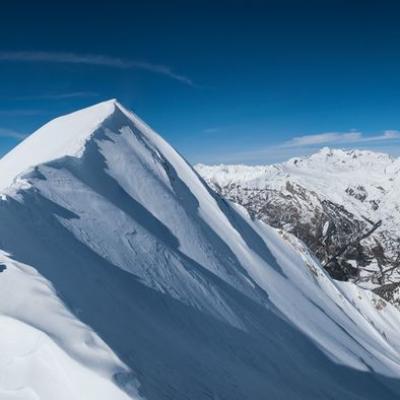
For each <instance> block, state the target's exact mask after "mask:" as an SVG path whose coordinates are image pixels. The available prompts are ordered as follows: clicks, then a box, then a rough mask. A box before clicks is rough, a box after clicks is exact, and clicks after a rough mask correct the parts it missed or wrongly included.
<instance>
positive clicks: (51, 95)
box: [14, 92, 98, 100]
mask: <svg viewBox="0 0 400 400" xmlns="http://www.w3.org/2000/svg"><path fill="white" fill-rule="evenodd" d="M95 96H98V93H95V92H69V93H44V94H38V95H32V96H18V97H15V98H14V100H65V99H74V98H79V97H95Z"/></svg>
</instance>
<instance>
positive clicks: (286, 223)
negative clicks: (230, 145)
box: [196, 148, 400, 305]
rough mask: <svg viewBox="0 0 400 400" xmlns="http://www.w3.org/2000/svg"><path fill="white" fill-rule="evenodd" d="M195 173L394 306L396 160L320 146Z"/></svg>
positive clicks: (398, 263) (398, 213)
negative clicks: (261, 162)
mask: <svg viewBox="0 0 400 400" xmlns="http://www.w3.org/2000/svg"><path fill="white" fill-rule="evenodd" d="M196 169H197V171H198V172H199V174H200V175H202V177H203V178H204V179H205V180H206V182H207V183H208V184H209V185H210V186H211V187H212V188H213V189H214V190H216V191H217V192H218V193H220V194H221V195H222V196H224V197H226V198H228V199H230V200H232V201H234V202H236V203H238V204H241V205H242V206H244V207H246V209H247V210H248V211H249V213H250V214H251V215H252V216H253V217H254V218H257V219H260V220H262V221H264V222H266V223H268V224H270V225H272V226H274V227H276V228H281V229H283V230H285V231H287V232H290V233H292V234H294V235H295V236H296V237H298V238H299V239H301V240H302V241H303V242H304V243H305V244H306V245H307V246H309V248H310V249H311V250H312V251H313V253H314V254H315V255H316V256H317V258H318V259H319V260H320V261H321V263H322V265H324V266H325V268H326V270H327V271H328V272H329V273H330V275H331V276H332V277H333V278H335V279H339V280H344V281H352V282H355V283H357V284H358V285H360V286H361V287H365V288H369V289H373V290H374V291H376V292H377V293H379V294H380V295H381V296H383V297H384V298H386V299H387V300H390V301H391V302H393V303H394V304H397V305H399V284H400V160H399V159H396V158H392V157H390V156H389V155H387V154H383V153H376V152H372V151H359V150H352V151H344V150H337V149H329V148H323V149H322V150H320V151H319V152H318V153H316V154H313V155H311V156H310V157H304V158H293V159H291V160H289V161H287V162H285V163H282V164H275V165H267V166H245V165H217V166H206V165H197V166H196Z"/></svg>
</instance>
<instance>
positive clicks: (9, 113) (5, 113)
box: [0, 109, 47, 117]
mask: <svg viewBox="0 0 400 400" xmlns="http://www.w3.org/2000/svg"><path fill="white" fill-rule="evenodd" d="M46 113H47V111H45V110H29V109H14V110H0V116H1V117H31V116H35V115H43V114H46Z"/></svg>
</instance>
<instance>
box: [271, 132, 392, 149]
mask: <svg viewBox="0 0 400 400" xmlns="http://www.w3.org/2000/svg"><path fill="white" fill-rule="evenodd" d="M394 139H400V131H397V130H386V131H384V132H383V133H382V134H381V135H375V136H364V134H363V133H362V132H359V131H350V132H326V133H320V134H317V135H305V136H298V137H295V138H293V139H291V140H289V141H287V142H284V143H283V144H281V145H280V146H279V147H282V148H284V147H303V146H316V145H324V144H337V143H364V142H377V141H385V140H394Z"/></svg>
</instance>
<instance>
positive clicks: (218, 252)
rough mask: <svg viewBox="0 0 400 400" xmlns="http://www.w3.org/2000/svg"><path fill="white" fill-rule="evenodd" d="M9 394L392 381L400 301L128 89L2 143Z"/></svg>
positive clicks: (0, 333) (288, 389)
mask: <svg viewBox="0 0 400 400" xmlns="http://www.w3.org/2000/svg"><path fill="white" fill-rule="evenodd" d="M0 193H1V199H2V200H1V201H0V222H1V224H0V251H1V253H0V266H1V268H0V271H1V272H0V399H37V398H40V399H44V400H54V399H55V398H57V399H64V398H65V399H85V400H86V399H89V400H91V399H93V400H94V399H96V400H99V399H100V400H101V399H113V400H114V399H115V400H119V399H128V398H133V399H139V398H144V399H148V400H161V399H176V400H180V399H182V400H183V399H192V400H194V399H229V400H234V399H238V400H239V399H240V400H243V399H252V400H254V399H285V400H287V399H321V398H332V399H376V398H381V399H394V398H397V396H398V395H399V394H400V385H399V380H398V379H399V377H400V352H399V350H400V348H399V347H400V344H399V343H400V341H399V337H400V334H399V327H400V317H399V314H398V311H397V310H395V309H394V308H393V307H392V306H391V305H389V304H387V303H385V302H384V301H383V300H381V299H379V298H378V297H376V296H374V295H373V294H372V293H370V292H367V291H363V290H362V289H359V288H357V287H356V286H354V285H352V284H351V283H344V284H339V283H336V282H333V281H332V280H331V279H330V278H329V277H328V276H327V275H326V274H325V273H324V271H323V270H322V269H321V268H320V266H319V264H318V262H316V260H314V259H313V257H312V256H311V255H310V254H309V253H308V251H307V249H306V248H305V247H304V245H303V244H302V243H301V242H299V241H297V240H296V239H295V238H294V237H292V236H290V235H288V234H285V233H283V232H280V231H277V230H274V229H272V228H270V227H268V226H267V225H265V224H263V223H262V222H257V221H252V220H251V218H250V217H249V216H248V214H247V213H246V211H245V210H244V209H243V208H241V207H240V206H236V205H234V204H233V203H229V202H227V201H225V200H223V199H222V198H220V197H219V196H218V195H216V194H215V193H214V192H213V191H211V190H210V189H209V188H208V186H207V185H206V184H205V183H204V182H203V181H202V179H201V178H200V177H199V176H198V175H197V173H196V172H195V171H194V170H193V169H192V167H191V166H190V165H189V164H188V163H187V162H186V161H185V160H184V159H183V158H182V157H181V156H180V155H178V154H177V153H176V152H175V151H174V150H173V149H172V148H171V147H170V146H169V145H168V144H167V143H166V142H165V141H164V140H163V139H162V138H161V137H160V136H158V135H157V134H156V133H155V132H153V131H152V130H151V129H150V128H149V127H148V126H147V125H145V124H144V123H143V122H142V121H141V120H140V119H139V118H137V117H136V116H135V115H134V114H132V113H131V112H129V111H127V110H126V109H125V108H124V107H123V106H121V105H120V104H119V103H118V102H116V101H114V100H113V101H109V102H105V103H101V104H99V105H96V106H93V107H90V108H88V109H85V110H82V111H78V112H76V113H73V114H71V115H69V116H66V117H62V118H58V119H56V120H54V121H52V122H50V123H49V124H47V125H45V126H44V127H43V128H41V129H39V130H38V131H37V132H35V133H34V134H32V135H31V136H30V137H29V138H28V139H27V140H25V141H24V142H22V143H21V144H20V145H19V146H17V147H16V148H15V149H14V150H13V151H12V152H10V153H9V154H8V155H6V156H5V157H4V158H3V159H2V160H0Z"/></svg>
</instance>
